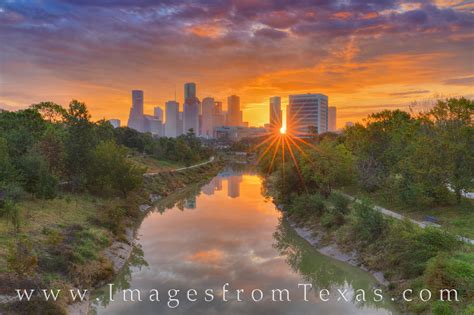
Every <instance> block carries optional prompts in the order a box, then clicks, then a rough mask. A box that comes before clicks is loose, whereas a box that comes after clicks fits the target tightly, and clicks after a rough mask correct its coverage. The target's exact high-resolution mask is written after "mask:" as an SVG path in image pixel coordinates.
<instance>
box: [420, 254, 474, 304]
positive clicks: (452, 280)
mask: <svg viewBox="0 0 474 315" xmlns="http://www.w3.org/2000/svg"><path fill="white" fill-rule="evenodd" d="M473 258H474V257H473V254H464V253H458V254H456V255H451V256H448V255H446V254H441V255H438V256H436V257H434V258H433V259H431V260H430V261H429V263H428V266H427V267H426V272H425V280H426V283H427V284H428V285H429V287H430V288H431V289H432V290H436V291H438V290H441V289H456V290H457V291H458V294H459V295H460V296H462V297H464V298H467V299H468V300H470V299H472V298H473V296H474V265H473V264H472V262H473V261H474V259H473ZM446 297H447V296H446Z"/></svg>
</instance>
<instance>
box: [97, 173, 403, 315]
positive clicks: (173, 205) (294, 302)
mask: <svg viewBox="0 0 474 315" xmlns="http://www.w3.org/2000/svg"><path fill="white" fill-rule="evenodd" d="M261 185H262V181H261V179H260V178H259V177H258V176H257V175H255V174H251V173H248V172H246V173H245V172H244V173H241V172H240V173H239V172H234V171H226V172H224V173H221V174H220V175H219V176H217V177H216V178H214V179H213V180H212V181H211V182H210V183H209V184H207V185H205V186H203V187H202V188H200V189H199V188H198V187H197V188H196V189H191V190H190V191H189V192H188V193H187V194H181V195H179V196H175V197H174V199H168V200H166V201H165V202H162V204H161V205H160V211H161V212H160V211H155V212H152V213H150V214H149V215H148V216H147V217H146V218H145V219H144V221H143V222H142V224H141V227H140V228H139V230H138V235H139V241H138V243H139V247H138V248H137V249H135V251H134V253H133V255H132V259H131V261H130V263H129V265H128V266H126V267H125V268H124V270H123V272H122V273H121V274H120V275H119V276H118V277H117V279H116V280H115V282H114V284H113V287H112V292H113V300H114V301H109V295H110V294H109V287H104V288H103V290H101V291H100V292H98V293H97V294H96V295H95V296H93V300H94V301H95V304H94V305H93V307H94V308H95V311H96V312H97V313H98V314H196V315H197V314H231V315H232V314H259V315H261V314H298V315H299V314H394V313H396V311H395V309H394V307H393V305H392V304H391V303H389V298H388V297H385V298H384V300H383V301H382V302H373V299H374V298H375V296H374V294H373V290H374V289H375V288H377V283H376V281H375V279H374V278H373V277H372V276H371V275H370V274H368V273H366V272H363V271H362V270H360V269H358V268H355V267H351V266H349V265H347V264H344V263H341V262H338V261H335V260H333V259H331V258H328V257H326V256H323V255H321V254H319V253H318V252H317V251H316V250H314V249H313V248H312V247H311V246H310V245H309V244H308V243H307V242H306V241H305V240H303V239H301V238H300V237H299V236H298V235H296V234H295V232H294V231H293V230H292V229H291V228H290V227H289V225H288V224H287V223H286V221H285V220H282V218H281V217H282V215H281V213H280V212H279V211H278V210H276V209H275V206H274V205H273V204H272V203H271V202H270V201H268V200H266V199H265V198H264V197H263V196H262V193H261V190H262V188H261V187H262V186H261ZM167 208H169V209H167ZM225 283H229V286H228V287H227V289H228V290H229V292H228V293H226V299H227V300H228V301H227V302H224V301H223V296H222V295H223V293H222V292H223V289H222V287H223V285H224V284H225ZM298 284H311V285H312V290H311V291H309V290H308V292H307V296H306V298H307V300H308V301H305V300H304V288H303V287H302V286H300V287H298ZM124 289H139V290H140V293H141V299H142V301H141V302H139V301H135V302H131V301H129V299H130V297H129V296H127V298H128V300H127V301H124V298H123V293H124V291H123V290H124ZM153 289H155V290H157V291H158V297H159V299H160V301H159V302H157V301H153V302H150V296H152V298H153V299H154V298H156V291H152V290H153ZM170 289H178V290H180V291H179V293H178V294H177V296H176V298H177V299H179V306H178V307H176V308H170V306H175V305H176V301H172V302H171V304H170V305H168V304H167V303H168V301H169V300H170V299H169V296H168V290H170ZM189 289H195V290H196V292H197V295H196V296H195V297H194V295H191V299H194V298H195V299H197V301H195V302H190V301H188V300H187V297H186V291H187V290H189ZM206 289H207V290H210V289H212V290H213V296H214V299H213V300H212V301H211V302H207V301H206V300H205V299H206V298H207V299H208V300H210V296H206V295H205V293H206V291H205V290H206ZM237 289H243V290H244V291H242V292H241V293H240V299H241V300H242V302H239V301H237V293H236V291H235V290H237ZM255 289H258V290H261V292H262V293H263V299H262V300H261V301H259V302H255V301H254V300H253V299H252V296H251V292H252V290H255ZM272 289H287V290H288V292H289V298H290V300H291V301H290V302H288V301H286V296H285V295H283V299H284V300H285V301H284V302H281V301H279V295H278V294H277V293H275V296H274V299H275V300H276V301H272V291H271V290H272ZM322 289H328V290H329V292H330V296H329V301H328V302H323V301H321V299H319V290H322ZM337 289H340V290H341V291H342V292H343V295H344V297H346V298H347V299H348V300H349V301H348V302H346V301H345V300H344V298H343V297H342V295H341V293H338V291H337ZM357 289H361V290H364V291H365V292H366V299H367V302H365V303H364V302H357V301H355V300H354V294H353V293H354V291H355V290H357ZM275 292H277V291H275ZM358 292H359V293H360V292H361V291H358ZM171 293H174V292H171ZM193 293H194V292H191V294H193ZM208 293H209V291H208ZM351 293H352V296H351ZM254 298H255V299H256V300H259V299H260V292H259V291H255V292H254ZM323 298H325V295H324V294H323ZM338 298H339V301H338V300H337V299H338ZM135 299H137V297H135Z"/></svg>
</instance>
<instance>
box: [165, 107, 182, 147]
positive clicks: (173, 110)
mask: <svg viewBox="0 0 474 315" xmlns="http://www.w3.org/2000/svg"><path fill="white" fill-rule="evenodd" d="M165 111H166V124H165V136H167V137H171V138H176V137H177V136H178V135H179V133H178V126H179V122H178V121H179V103H178V102H176V101H168V102H166V105H165Z"/></svg>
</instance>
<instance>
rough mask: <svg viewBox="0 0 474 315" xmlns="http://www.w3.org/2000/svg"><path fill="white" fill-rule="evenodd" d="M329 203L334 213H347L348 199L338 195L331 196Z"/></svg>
mask: <svg viewBox="0 0 474 315" xmlns="http://www.w3.org/2000/svg"><path fill="white" fill-rule="evenodd" d="M331 202H332V204H333V206H334V211H335V212H336V213H339V214H342V215H345V214H348V213H349V204H350V203H351V201H350V199H349V198H347V197H346V196H344V195H342V194H340V193H333V194H331Z"/></svg>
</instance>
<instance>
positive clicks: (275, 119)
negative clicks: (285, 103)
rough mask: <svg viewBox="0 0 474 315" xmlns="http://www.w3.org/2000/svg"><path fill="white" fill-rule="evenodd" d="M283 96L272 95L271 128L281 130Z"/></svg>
mask: <svg viewBox="0 0 474 315" xmlns="http://www.w3.org/2000/svg"><path fill="white" fill-rule="evenodd" d="M282 116H283V115H282V112H281V98H280V97H279V96H273V97H270V128H271V129H276V130H280V128H281V126H282V123H283V122H282Z"/></svg>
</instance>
